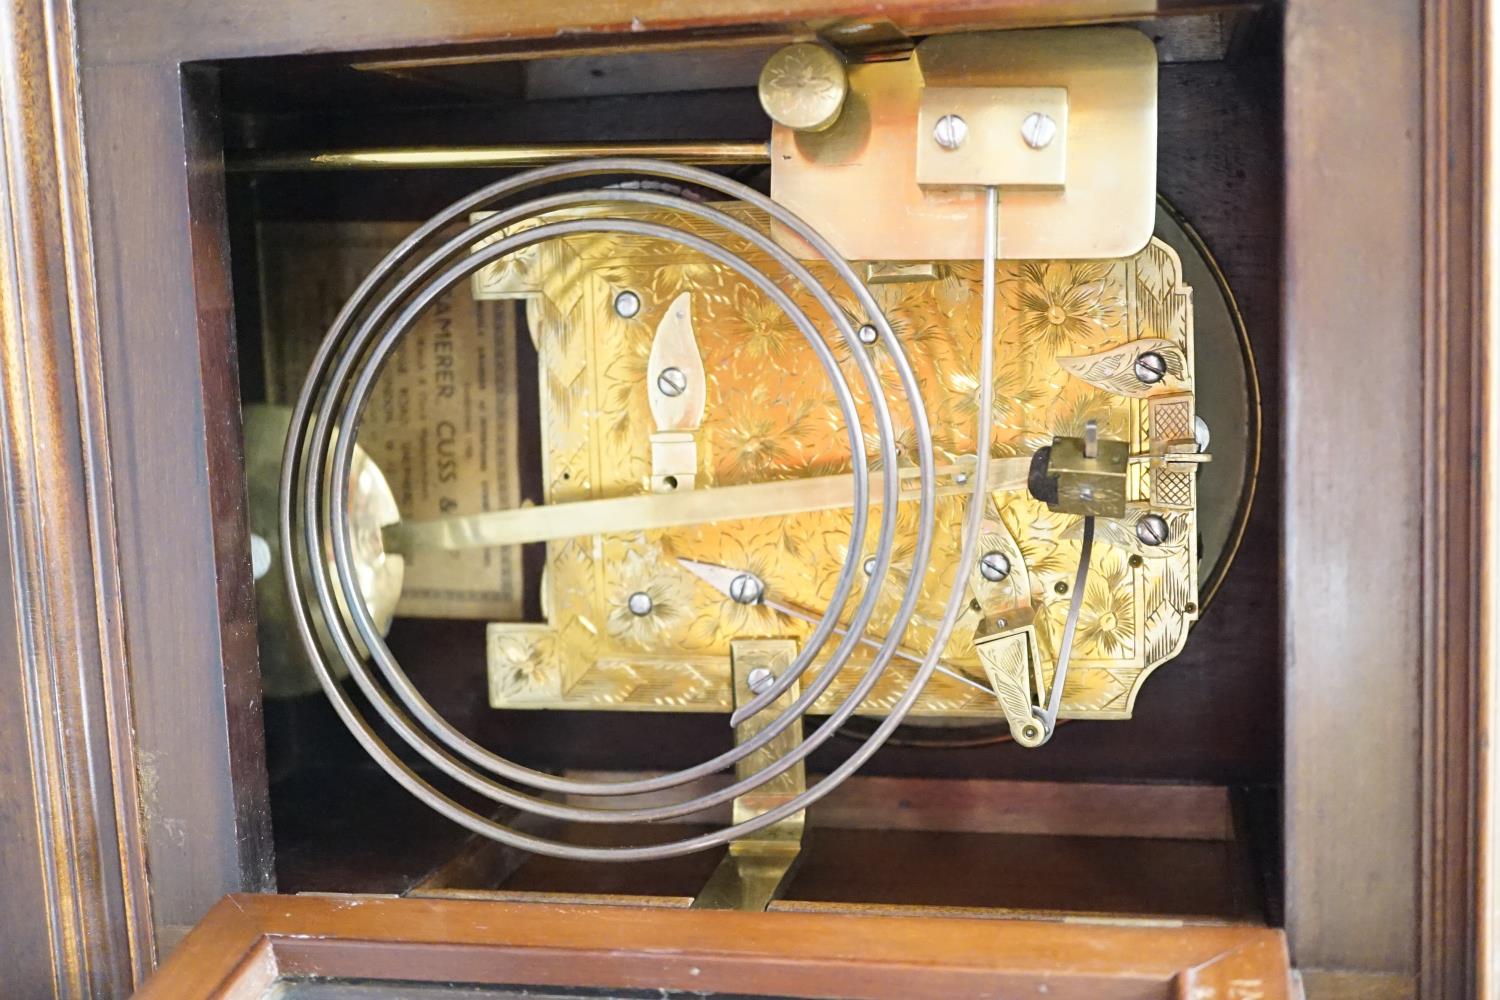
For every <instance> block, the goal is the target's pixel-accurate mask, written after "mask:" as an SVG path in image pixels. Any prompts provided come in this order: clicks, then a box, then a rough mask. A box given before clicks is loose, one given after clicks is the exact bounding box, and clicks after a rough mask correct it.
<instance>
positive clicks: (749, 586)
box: [729, 573, 766, 604]
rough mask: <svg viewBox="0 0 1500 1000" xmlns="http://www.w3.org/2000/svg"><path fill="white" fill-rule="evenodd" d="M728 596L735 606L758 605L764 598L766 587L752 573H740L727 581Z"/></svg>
mask: <svg viewBox="0 0 1500 1000" xmlns="http://www.w3.org/2000/svg"><path fill="white" fill-rule="evenodd" d="M729 596H730V597H731V598H732V599H733V600H734V601H735V603H737V604H759V603H760V599H761V598H762V597H764V596H766V585H765V584H764V583H761V581H760V577H758V576H756V575H755V574H754V573H741V574H740V575H739V576H737V577H735V578H734V579H733V580H730V581H729Z"/></svg>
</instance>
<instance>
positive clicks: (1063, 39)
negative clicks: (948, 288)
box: [771, 27, 1156, 260]
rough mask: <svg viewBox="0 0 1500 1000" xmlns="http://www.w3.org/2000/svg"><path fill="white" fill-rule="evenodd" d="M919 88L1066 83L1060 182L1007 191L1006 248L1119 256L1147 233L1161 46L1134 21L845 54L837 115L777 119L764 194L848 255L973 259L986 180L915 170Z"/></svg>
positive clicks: (1049, 254) (948, 38) (949, 38)
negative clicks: (943, 177)
mask: <svg viewBox="0 0 1500 1000" xmlns="http://www.w3.org/2000/svg"><path fill="white" fill-rule="evenodd" d="M924 87H962V88H983V87H1023V88H1030V87H1059V88H1063V89H1065V90H1066V91H1067V123H1066V124H1067V135H1066V138H1065V141H1066V148H1067V172H1066V181H1065V184H1064V185H1063V186H1062V187H1060V188H1038V189H1032V190H1017V191H1007V192H1006V193H1005V194H1004V196H1003V198H1002V203H1001V208H1000V217H1001V226H1000V256H1001V257H1002V258H1005V259H1010V260H1018V259H1027V258H1036V259H1049V258H1061V257H1065V258H1091V259H1092V258H1118V257H1126V256H1129V255H1131V254H1134V253H1136V252H1137V251H1139V250H1140V249H1141V248H1142V247H1144V246H1145V245H1146V242H1147V241H1148V240H1149V239H1150V238H1151V231H1152V226H1153V224H1154V219H1155V212H1156V200H1155V199H1156V50H1155V48H1154V47H1153V46H1152V44H1151V41H1150V39H1148V38H1147V37H1146V36H1145V35H1143V34H1141V33H1140V32H1139V31H1136V30H1135V29H1134V28H1120V27H1092V28H1071V29H1066V30H1047V31H1000V32H986V33H976V34H957V35H939V36H934V37H932V38H929V39H927V40H926V41H924V42H922V43H921V44H920V45H918V46H917V48H916V50H915V52H914V53H913V56H912V57H911V58H909V59H903V60H897V61H891V62H874V63H864V64H856V65H852V66H850V67H849V96H848V98H847V99H846V100H845V102H844V111H843V113H842V114H841V115H840V116H839V119H838V121H837V122H835V123H834V124H833V126H832V127H830V128H828V129H827V130H826V131H823V132H817V133H805V132H796V131H793V130H791V129H788V128H783V127H780V126H777V127H775V128H774V129H773V130H772V133H771V195H772V197H774V198H775V199H776V200H777V201H778V202H780V203H781V204H782V205H785V206H786V207H787V208H789V209H791V210H792V211H793V212H795V213H796V214H797V215H799V216H801V217H802V218H803V219H804V220H805V221H806V222H808V223H809V224H810V225H811V226H812V227H813V228H814V229H816V230H818V231H819V232H820V233H822V234H823V235H824V236H825V237H827V238H828V239H829V240H830V241H831V242H832V243H833V245H834V246H835V247H837V248H838V250H839V252H840V253H842V254H843V255H844V256H845V257H848V258H850V259H852V260H889V259H904V260H977V259H979V258H981V257H982V256H983V255H984V247H983V233H984V225H983V221H984V219H983V210H984V192H983V191H981V190H978V189H972V188H971V189H967V190H966V189H958V188H924V187H922V186H921V185H919V184H918V182H917V179H916V178H917V176H918V172H917V167H918V164H917V155H918V149H919V146H922V145H925V143H924V142H923V140H926V139H929V138H930V137H929V136H920V135H918V132H917V129H918V126H917V121H918V117H919V112H920V106H921V102H922V91H923V89H924ZM969 141H970V142H978V141H980V140H979V139H978V138H976V137H975V135H974V133H973V130H972V129H971V132H970V139H969ZM777 238H778V239H780V240H781V241H782V243H783V244H784V245H785V246H787V248H788V249H790V250H793V251H795V252H799V253H803V252H804V248H803V247H801V245H800V242H799V241H797V240H796V239H795V238H793V237H791V236H790V235H789V234H786V233H781V232H778V234H777ZM805 255H807V256H810V254H805Z"/></svg>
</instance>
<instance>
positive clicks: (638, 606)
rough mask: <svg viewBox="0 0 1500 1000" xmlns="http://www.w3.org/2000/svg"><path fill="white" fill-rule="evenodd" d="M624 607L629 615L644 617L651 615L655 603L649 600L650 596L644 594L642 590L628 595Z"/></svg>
mask: <svg viewBox="0 0 1500 1000" xmlns="http://www.w3.org/2000/svg"><path fill="white" fill-rule="evenodd" d="M625 606H626V607H628V608H629V609H630V613H631V614H633V615H637V616H641V617H644V616H646V615H649V614H650V613H651V609H652V608H653V607H654V606H655V602H653V601H652V600H651V595H650V594H648V593H646V592H645V591H644V590H637V591H636V592H635V593H633V594H631V595H630V598H629V599H628V600H626V602H625Z"/></svg>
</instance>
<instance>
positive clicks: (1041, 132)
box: [1021, 111, 1057, 149]
mask: <svg viewBox="0 0 1500 1000" xmlns="http://www.w3.org/2000/svg"><path fill="white" fill-rule="evenodd" d="M1056 136H1057V122H1056V121H1054V120H1053V118H1052V116H1051V115H1049V114H1044V113H1043V112H1041V111H1033V112H1032V113H1031V114H1029V115H1027V116H1026V118H1025V120H1023V121H1022V122H1021V138H1022V139H1023V140H1024V141H1025V143H1026V145H1028V146H1030V147H1031V148H1032V149H1046V148H1047V147H1048V146H1050V145H1052V140H1053V139H1054V138H1056Z"/></svg>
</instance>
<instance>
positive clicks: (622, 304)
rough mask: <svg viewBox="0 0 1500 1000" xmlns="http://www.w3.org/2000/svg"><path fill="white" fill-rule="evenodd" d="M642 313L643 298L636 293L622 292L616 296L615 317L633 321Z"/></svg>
mask: <svg viewBox="0 0 1500 1000" xmlns="http://www.w3.org/2000/svg"><path fill="white" fill-rule="evenodd" d="M640 311H641V297H640V296H639V295H637V294H635V292H621V293H620V294H619V295H616V296H615V315H616V316H619V317H620V318H621V319H631V318H633V317H634V316H635V315H636V314H637V313H639V312H640Z"/></svg>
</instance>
